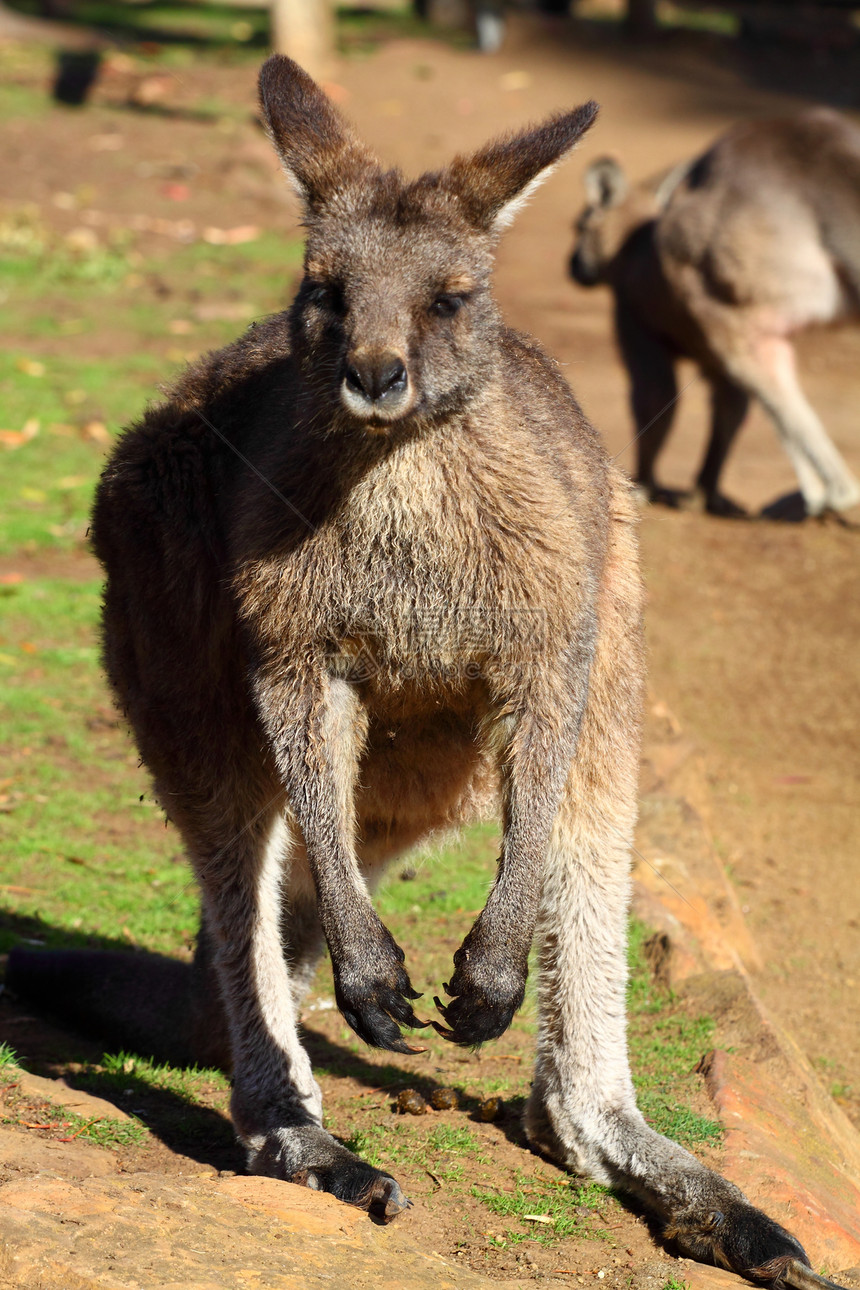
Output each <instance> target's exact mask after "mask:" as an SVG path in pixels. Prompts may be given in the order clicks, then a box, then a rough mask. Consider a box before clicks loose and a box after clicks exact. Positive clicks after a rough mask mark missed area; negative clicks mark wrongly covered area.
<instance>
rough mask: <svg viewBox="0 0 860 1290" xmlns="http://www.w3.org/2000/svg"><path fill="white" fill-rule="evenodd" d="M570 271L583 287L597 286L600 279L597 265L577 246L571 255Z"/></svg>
mask: <svg viewBox="0 0 860 1290" xmlns="http://www.w3.org/2000/svg"><path fill="white" fill-rule="evenodd" d="M567 267H568V272H569V273H570V276H571V277H572V278H573V280H574V282H578V283H579V285H580V286H581V287H595V286H597V283H598V281H599V280H600V274H599V272H598V270H597V266H596V265H594V264H592V263H591V262H590V261H589V260H588V259H587V258H586V257H585V256H584V255H583V254H582V251H581V250H580V249H579V248H577V249H576V250H575V251H574V252H573V254H572V255H571V257H570V261H569V263H568V266H567Z"/></svg>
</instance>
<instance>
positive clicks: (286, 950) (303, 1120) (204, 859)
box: [170, 775, 409, 1220]
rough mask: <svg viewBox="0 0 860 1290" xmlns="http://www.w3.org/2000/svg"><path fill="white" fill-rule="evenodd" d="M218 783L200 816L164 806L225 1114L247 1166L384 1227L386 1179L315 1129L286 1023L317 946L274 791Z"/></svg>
mask: <svg viewBox="0 0 860 1290" xmlns="http://www.w3.org/2000/svg"><path fill="white" fill-rule="evenodd" d="M229 785H230V780H229V777H228V776H226V775H225V777H224V778H223V779H222V780H221V781H220V784H219V789H218V794H217V799H215V798H213V799H211V803H210V809H207V808H206V807H205V806H204V807H201V805H200V797H199V796H197V798H196V800H193V801H192V799H191V798H190V797H185V796H184V795H183V794H181V793H178V792H177V791H175V786H174V791H173V792H172V793H171V794H170V801H171V804H172V805H171V811H172V815H173V818H174V821H175V823H176V824H177V825H178V826H179V828H180V830H181V831H182V834H183V836H184V839H185V842H186V846H187V848H188V851H189V854H190V855H191V857H192V860H193V862H194V865H195V869H196V871H197V877H198V881H199V883H200V887H201V891H202V903H203V915H204V926H205V946H206V956H207V957H208V960H209V964H210V966H211V971H212V973H213V974H214V977H215V979H216V980H217V984H218V987H219V989H220V994H221V998H222V1000H223V1006H224V1012H225V1014H226V1018H227V1028H228V1031H229V1036H230V1048H231V1056H232V1068H233V1095H232V1099H231V1112H232V1116H233V1122H234V1125H235V1127H236V1131H237V1134H238V1136H239V1139H240V1141H241V1142H242V1143H243V1145H244V1147H245V1150H246V1153H247V1160H248V1168H249V1170H250V1171H251V1172H252V1173H257V1174H265V1175H268V1176H270V1177H276V1178H283V1179H287V1180H288V1181H293V1182H297V1183H302V1184H305V1185H307V1186H309V1187H312V1188H314V1189H316V1190H320V1191H328V1192H331V1193H332V1194H333V1195H335V1196H337V1197H338V1198H339V1199H341V1200H344V1201H347V1202H349V1203H351V1204H354V1205H359V1206H361V1207H362V1208H365V1209H369V1210H371V1211H372V1212H374V1213H376V1214H377V1215H378V1216H379V1217H381V1218H383V1219H385V1220H387V1219H390V1218H393V1217H394V1215H395V1214H397V1213H399V1212H400V1211H401V1210H402V1209H403V1208H405V1207H406V1206H407V1205H408V1203H409V1202H408V1201H407V1200H406V1198H405V1197H404V1196H403V1194H402V1192H401V1190H400V1188H399V1186H398V1184H397V1183H396V1181H395V1180H394V1179H393V1178H391V1177H390V1176H389V1175H388V1174H384V1173H382V1172H380V1171H379V1170H377V1169H374V1168H372V1167H371V1166H370V1165H368V1164H366V1163H365V1162H364V1161H362V1160H360V1159H359V1158H358V1157H357V1156H355V1155H353V1153H352V1152H351V1151H348V1150H347V1149H346V1148H345V1147H343V1146H342V1145H341V1144H340V1143H339V1142H337V1141H336V1140H335V1139H334V1138H333V1137H332V1136H331V1135H330V1134H329V1133H328V1132H326V1130H325V1129H324V1128H323V1127H322V1098H321V1095H320V1090H319V1087H318V1085H317V1083H316V1080H315V1079H314V1077H313V1073H312V1071H311V1065H310V1060H309V1058H308V1055H307V1053H306V1051H305V1049H304V1048H303V1046H302V1044H301V1041H300V1038H299V1034H298V1025H297V1015H296V995H297V994H298V993H300V992H301V987H302V986H303V985H304V984H305V981H304V979H303V978H305V977H306V976H307V974H308V972H309V970H310V965H311V963H312V962H313V961H314V959H315V958H316V955H317V951H318V948H319V939H320V938H319V934H318V931H317V928H316V919H315V911H314V910H312V909H311V908H310V907H309V903H310V902H309V900H308V897H307V892H306V888H307V876H306V874H304V873H303V872H302V869H303V866H302V865H301V863H300V862H299V863H298V864H297V866H296V869H297V873H296V874H295V876H294V878H293V881H291V861H292V859H293V854H294V853H296V852H297V853H298V858H299V859H300V857H301V851H302V848H301V846H300V845H298V844H297V840H296V837H295V835H294V831H293V828H292V826H291V825H290V824H289V822H288V820H287V818H286V817H285V814H284V801H283V793H282V792H281V791H279V790H278V789H277V787H276V786H275V785H274V784H273V782H272V781H271V780H268V779H262V780H261V782H260V783H259V784H258V785H255V786H254V789H253V791H249V789H248V785H247V784H244V785H243V786H242V791H241V792H240V791H238V790H237V791H235V792H234V793H232V794H231V793H230V791H229ZM216 800H217V809H216ZM225 839H226V842H225ZM291 886H296V888H297V890H296V892H295V899H293V900H291V899H290V887H291ZM296 918H298V920H299V921H298V924H297V926H296V927H295V929H291V920H294V919H296ZM288 957H290V958H292V959H293V962H294V969H295V971H296V973H297V974H298V978H299V979H298V980H297V981H293V980H291V968H290V966H289V965H288ZM306 960H307V962H306Z"/></svg>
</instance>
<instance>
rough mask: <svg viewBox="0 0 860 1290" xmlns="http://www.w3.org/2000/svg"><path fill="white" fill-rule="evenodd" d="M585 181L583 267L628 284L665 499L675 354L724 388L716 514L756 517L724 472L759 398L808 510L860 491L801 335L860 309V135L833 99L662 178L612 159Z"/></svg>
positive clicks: (715, 432)
mask: <svg viewBox="0 0 860 1290" xmlns="http://www.w3.org/2000/svg"><path fill="white" fill-rule="evenodd" d="M585 187H586V196H587V201H588V204H587V206H586V207H585V209H584V211H583V212H582V214H581V215H580V217H579V219H578V220H577V223H576V233H577V241H576V246H575V248H574V252H573V255H572V257H571V261H570V272H571V275H572V277H573V278H574V279H575V280H576V281H577V282H578V283H580V284H581V285H583V286H593V285H594V284H595V283H598V282H606V283H608V284H609V285H610V286H611V287H612V290H613V292H614V294H615V330H616V336H617V340H618V345H619V348H620V350H621V354H622V357H623V359H624V362H625V364H626V366H627V370H628V373H629V376H630V383H631V400H632V405H633V416H634V420H635V423H636V425H637V427H639V428H640V437H639V440H638V468H637V475H636V478H637V482H638V483H639V484H640V485H641V486H642V487H643V488H644V489H645V490H647V492H648V493H649V495H651V496H652V497H653V496H659V495H660V494H661V490H660V489H659V488H658V485H657V483H656V480H655V478H654V464H655V461H656V459H657V456H658V454H659V452H660V449H661V448H662V446H663V443H664V441H665V439H666V435H667V434H668V433H669V429H670V427H671V424H672V417H673V414H674V410H675V401H676V398H677V385H676V380H675V361H676V359H678V358H682V357H686V358H692V359H694V360H695V361H696V362H697V363H698V365H699V368H700V369H701V372H702V375H703V376H704V377H705V379H706V380H707V381H708V383H709V385H710V387H711V406H712V420H711V438H710V443H709V445H708V450H707V453H706V456H705V459H704V463H703V465H702V468H701V471H700V472H699V477H698V480H697V487H698V489H699V491H700V492H701V493H702V494H703V496H704V499H705V505H706V507H707V509H708V510H709V511H711V512H713V513H715V514H720V515H739V514H743V511H742V509H741V508H740V507H739V506H737V505H736V504H735V503H734V502H732V501H730V500H729V499H728V498H726V497H724V496H723V495H722V494H721V493H720V491H719V481H720V474H721V472H722V469H723V465H724V463H725V460H726V456H727V454H728V452H729V449H730V448H731V445H732V442H733V440H734V437H735V435H736V434H737V432H738V429H739V428H740V425H741V423H742V421H743V420H744V417H745V416H746V412H747V409H748V407H749V401H750V398H751V397H756V398H758V399H759V400H760V401H761V403H762V404H763V406H764V407H765V409H766V410H767V412H768V413H769V414H770V416H771V418H772V419H773V422H774V424H775V426H776V429H777V432H778V434H779V437H780V439H781V441H782V443H783V446H784V447H785V450H786V452H787V453H788V455H789V457H790V458H791V463H792V465H793V466H794V469H795V471H796V473H797V479H798V483H799V485H800V492H801V495H802V498H803V510H804V513H806V514H809V515H819V514H821V513H822V512H823V511H825V510H834V511H842V510H846V509H848V508H849V507H851V506H853V505H855V503H857V502H858V501H860V488H858V485H857V481H856V480H855V479H854V477H853V476H852V474H851V472H850V471H849V470H848V467H847V466H846V465H845V462H844V461H843V460H842V457H841V456H840V454H839V453H838V452H837V450H836V448H835V447H834V446H833V444H832V443H831V441H830V439H829V438H828V436H827V433H826V431H825V429H824V427H823V426H822V424H821V422H820V420H819V419H818V417H817V415H816V413H815V411H814V410H813V408H812V407H811V406H810V404H809V403H808V401H807V399H806V398H805V396H804V394H803V391H802V389H801V388H800V385H799V383H798V379H797V374H796V371H795V355H794V347H793V345H792V340H791V338H792V336H793V335H794V333H796V332H798V331H800V330H802V329H803V328H805V327H808V326H810V325H812V324H814V323H828V322H832V321H834V320H836V319H840V318H844V317H847V316H849V315H857V314H858V312H860V130H858V129H857V128H856V127H855V126H853V125H851V124H849V122H848V121H846V120H844V119H843V118H842V117H840V116H838V115H837V114H836V113H835V112H830V111H827V110H825V109H814V110H810V111H806V112H803V113H800V114H799V115H797V116H794V117H789V118H786V119H785V120H776V121H755V122H751V123H749V124H745V125H741V126H738V127H736V128H735V129H733V130H731V131H729V133H728V134H725V135H723V136H722V137H721V138H720V139H718V140H717V142H716V143H715V144H714V145H713V147H711V148H710V149H709V150H708V151H707V152H706V153H704V154H703V155H702V156H701V157H699V158H697V159H696V160H695V161H693V162H691V163H690V164H689V165H687V166H681V167H678V168H676V170H674V171H672V172H670V174H669V175H668V176H664V177H662V179H660V180H657V181H650V182H648V183H644V184H640V185H638V186H635V187H631V186H630V185H629V184H628V182H627V180H626V178H625V175H624V173H623V171H622V170H621V167H620V166H619V165H618V163H617V162H615V161H613V160H612V159H611V158H603V159H601V160H599V161H596V162H594V163H593V165H592V166H591V167H590V168H589V170H588V172H587V173H586V179H585ZM662 491H663V492H664V495H665V490H662Z"/></svg>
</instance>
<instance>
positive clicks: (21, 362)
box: [17, 358, 46, 376]
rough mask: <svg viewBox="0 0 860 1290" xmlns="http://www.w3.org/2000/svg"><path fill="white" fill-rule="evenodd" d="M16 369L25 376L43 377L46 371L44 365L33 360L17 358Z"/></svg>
mask: <svg viewBox="0 0 860 1290" xmlns="http://www.w3.org/2000/svg"><path fill="white" fill-rule="evenodd" d="M17 368H18V371H19V372H23V373H24V375H25V376H44V375H45V371H46V368H45V364H44V363H40V362H39V361H38V359H35V358H19V359H18V363H17Z"/></svg>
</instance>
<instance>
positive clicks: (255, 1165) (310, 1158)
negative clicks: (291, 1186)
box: [248, 1125, 412, 1223]
mask: <svg viewBox="0 0 860 1290" xmlns="http://www.w3.org/2000/svg"><path fill="white" fill-rule="evenodd" d="M248 1168H249V1171H250V1172H251V1173H254V1174H262V1175H264V1176H265V1177H267V1178H282V1179H284V1180H285V1181H286V1182H292V1183H297V1184H298V1185H299V1186H301V1187H310V1188H311V1189H312V1190H313V1191H326V1192H329V1193H330V1195H332V1196H336V1197H337V1199H338V1200H342V1201H344V1203H345V1204H347V1205H355V1206H357V1207H358V1208H359V1209H364V1210H367V1212H368V1213H369V1214H371V1215H372V1216H373V1217H374V1218H377V1219H380V1220H381V1221H382V1222H383V1223H390V1222H391V1220H392V1219H393V1218H396V1217H397V1215H398V1214H400V1213H401V1212H402V1211H403V1210H404V1209H408V1208H409V1207H410V1206H411V1204H412V1202H411V1200H407V1198H406V1197H405V1196H404V1194H403V1192H402V1191H401V1189H400V1185H399V1183H398V1182H397V1181H396V1179H394V1178H392V1177H391V1175H390V1174H385V1173H382V1171H381V1170H379V1169H374V1168H373V1166H372V1165H369V1164H367V1163H366V1162H365V1161H364V1160H360V1159H359V1157H358V1156H355V1155H353V1153H352V1152H351V1151H348V1150H347V1149H346V1147H343V1146H341V1144H340V1143H339V1142H336V1141H335V1139H334V1138H333V1137H332V1136H331V1134H329V1133H326V1131H325V1129H322V1128H320V1127H319V1126H318V1125H301V1126H298V1127H295V1128H289V1129H277V1130H275V1131H274V1132H273V1133H269V1134H267V1136H266V1137H265V1139H263V1140H261V1141H260V1142H259V1144H258V1143H257V1142H252V1144H251V1146H250V1149H249V1152H248Z"/></svg>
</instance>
